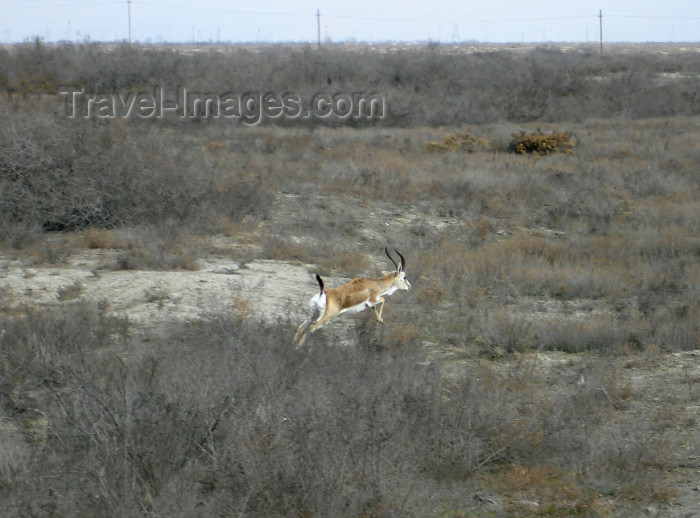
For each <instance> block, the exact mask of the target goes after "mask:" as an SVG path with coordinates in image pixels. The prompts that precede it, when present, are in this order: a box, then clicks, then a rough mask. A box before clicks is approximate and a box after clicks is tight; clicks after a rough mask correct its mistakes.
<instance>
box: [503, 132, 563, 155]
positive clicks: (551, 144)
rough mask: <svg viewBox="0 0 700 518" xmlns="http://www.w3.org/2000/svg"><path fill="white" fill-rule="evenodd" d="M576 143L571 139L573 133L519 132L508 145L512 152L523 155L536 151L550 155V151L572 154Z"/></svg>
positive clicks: (539, 153) (536, 152)
mask: <svg viewBox="0 0 700 518" xmlns="http://www.w3.org/2000/svg"><path fill="white" fill-rule="evenodd" d="M574 147H575V143H574V142H573V141H572V140H571V133H569V132H566V133H540V132H535V133H519V134H516V135H514V136H513V139H512V140H511V141H510V144H509V145H508V149H509V150H510V151H511V152H512V153H517V154H519V155H522V154H524V153H535V154H538V155H548V154H550V153H564V154H567V155H568V154H570V153H572V152H573V150H574Z"/></svg>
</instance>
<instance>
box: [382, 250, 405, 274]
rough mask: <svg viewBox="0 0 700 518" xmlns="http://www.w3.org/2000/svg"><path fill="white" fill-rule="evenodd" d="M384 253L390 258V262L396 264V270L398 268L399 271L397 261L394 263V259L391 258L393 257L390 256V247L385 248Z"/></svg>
mask: <svg viewBox="0 0 700 518" xmlns="http://www.w3.org/2000/svg"><path fill="white" fill-rule="evenodd" d="M394 250H396V248H394ZM384 253H385V254H386V256H387V257H388V258H389V260H390V261H391V262H392V263H394V268H396V269H397V270H398V268H399V265H398V264H396V261H394V258H393V257H391V256H390V255H389V246H388V245H387V246H385V247H384ZM399 255H401V254H399Z"/></svg>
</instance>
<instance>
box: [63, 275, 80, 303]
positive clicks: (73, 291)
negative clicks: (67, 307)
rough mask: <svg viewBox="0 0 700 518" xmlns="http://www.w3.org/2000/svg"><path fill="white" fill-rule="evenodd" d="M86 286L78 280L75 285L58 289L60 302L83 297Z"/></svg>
mask: <svg viewBox="0 0 700 518" xmlns="http://www.w3.org/2000/svg"><path fill="white" fill-rule="evenodd" d="M84 290H85V286H84V285H83V283H82V282H80V280H76V281H75V282H74V283H73V284H69V285H67V286H64V287H62V288H59V289H58V300H60V301H61V302H65V301H68V300H73V299H77V298H78V297H80V295H82V293H83V291H84Z"/></svg>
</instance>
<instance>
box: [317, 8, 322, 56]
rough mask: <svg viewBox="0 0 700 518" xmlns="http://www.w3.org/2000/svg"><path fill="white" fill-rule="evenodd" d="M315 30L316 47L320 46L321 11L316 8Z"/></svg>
mask: <svg viewBox="0 0 700 518" xmlns="http://www.w3.org/2000/svg"><path fill="white" fill-rule="evenodd" d="M316 32H317V34H318V48H319V49H320V48H321V11H319V10H318V9H316Z"/></svg>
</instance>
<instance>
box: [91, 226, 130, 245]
mask: <svg viewBox="0 0 700 518" xmlns="http://www.w3.org/2000/svg"><path fill="white" fill-rule="evenodd" d="M82 237H83V239H84V240H85V245H86V246H87V247H88V248H90V249H105V248H114V249H120V248H126V247H127V246H128V244H127V242H126V241H125V240H124V239H123V238H122V237H121V236H120V235H119V233H118V232H117V231H116V230H113V229H106V228H96V227H88V228H87V229H85V230H84V231H83V232H82Z"/></svg>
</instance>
